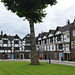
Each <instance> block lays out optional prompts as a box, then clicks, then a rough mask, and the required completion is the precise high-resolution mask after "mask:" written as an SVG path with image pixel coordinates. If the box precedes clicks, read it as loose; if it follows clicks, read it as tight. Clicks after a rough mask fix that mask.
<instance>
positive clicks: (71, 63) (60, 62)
mask: <svg viewBox="0 0 75 75" xmlns="http://www.w3.org/2000/svg"><path fill="white" fill-rule="evenodd" d="M0 61H30V59H5V60H2V59H0ZM39 61H40V62H46V63H49V60H39ZM51 63H52V64H62V65H69V66H75V62H73V61H58V60H51Z"/></svg>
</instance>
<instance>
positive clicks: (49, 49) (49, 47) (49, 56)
mask: <svg viewBox="0 0 75 75" xmlns="http://www.w3.org/2000/svg"><path fill="white" fill-rule="evenodd" d="M50 63H51V58H50V46H49V64H50Z"/></svg>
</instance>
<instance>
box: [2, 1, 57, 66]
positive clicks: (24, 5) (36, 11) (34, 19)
mask: <svg viewBox="0 0 75 75" xmlns="http://www.w3.org/2000/svg"><path fill="white" fill-rule="evenodd" d="M1 2H3V3H4V5H5V7H6V8H7V10H11V11H12V12H13V13H16V15H18V16H19V17H23V18H24V17H25V19H27V20H28V21H29V24H30V35H31V64H32V65H39V61H38V55H37V51H36V42H35V32H34V23H38V22H42V18H43V17H45V15H46V13H45V11H44V10H43V9H45V8H46V7H48V5H51V6H52V5H55V4H56V3H57V1H56V0H1Z"/></svg>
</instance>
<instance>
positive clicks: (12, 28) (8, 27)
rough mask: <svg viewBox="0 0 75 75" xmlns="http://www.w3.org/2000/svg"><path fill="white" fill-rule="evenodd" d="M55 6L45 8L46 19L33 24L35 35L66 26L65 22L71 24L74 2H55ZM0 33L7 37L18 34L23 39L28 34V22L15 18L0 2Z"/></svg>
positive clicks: (70, 0) (61, 0) (65, 0)
mask: <svg viewBox="0 0 75 75" xmlns="http://www.w3.org/2000/svg"><path fill="white" fill-rule="evenodd" d="M57 1H58V4H56V5H55V6H52V7H51V6H48V8H46V9H45V10H46V13H47V15H46V17H45V18H44V19H43V22H42V23H37V24H35V35H36V36H37V35H38V34H39V33H41V32H42V31H43V32H48V31H49V30H50V29H56V27H57V26H64V25H66V22H67V20H68V19H69V20H70V22H73V20H74V16H75V0H57ZM0 31H3V33H4V34H5V33H6V34H8V35H16V34H18V35H19V36H20V37H21V38H23V37H24V36H25V35H26V34H28V33H30V28H29V22H28V21H27V20H25V21H23V19H22V18H19V17H18V16H16V14H15V13H12V12H11V11H8V10H6V9H5V7H4V6H3V3H1V2H0Z"/></svg>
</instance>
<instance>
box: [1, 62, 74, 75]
mask: <svg viewBox="0 0 75 75" xmlns="http://www.w3.org/2000/svg"><path fill="white" fill-rule="evenodd" d="M29 64H30V62H25V61H0V75H75V67H73V66H65V65H58V64H48V63H41V65H39V66H35V65H29Z"/></svg>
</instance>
